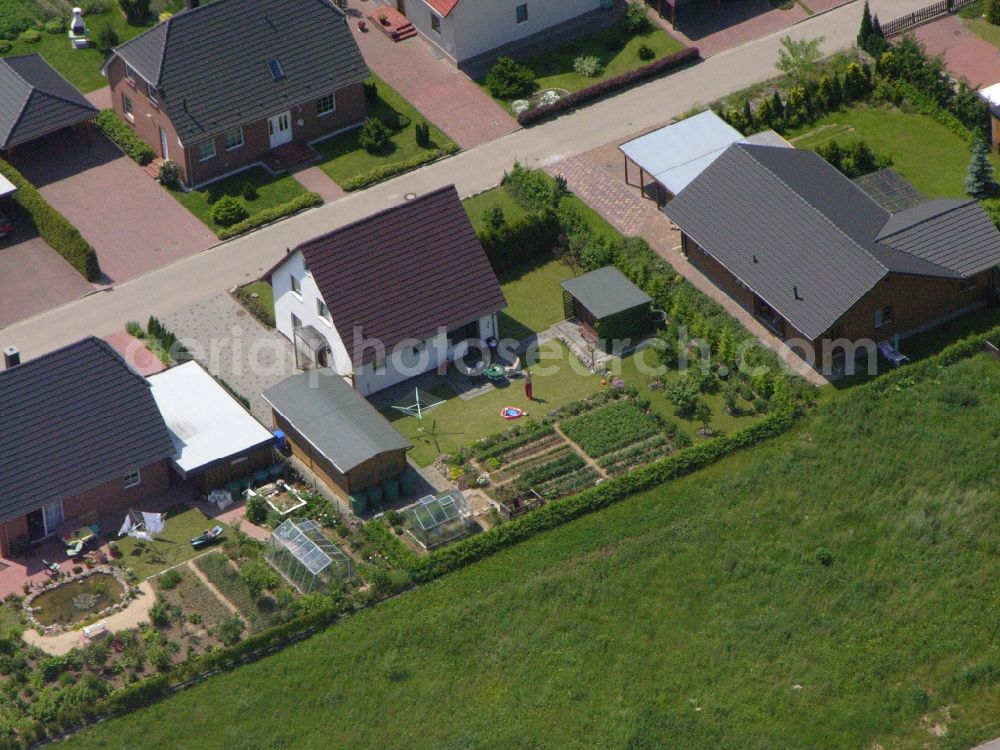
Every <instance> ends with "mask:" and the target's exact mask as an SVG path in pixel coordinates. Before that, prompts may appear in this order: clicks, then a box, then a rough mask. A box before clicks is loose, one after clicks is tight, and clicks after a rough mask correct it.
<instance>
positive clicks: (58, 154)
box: [11, 127, 217, 282]
mask: <svg viewBox="0 0 1000 750" xmlns="http://www.w3.org/2000/svg"><path fill="white" fill-rule="evenodd" d="M11 160H12V161H13V162H14V165H15V166H16V167H17V168H18V169H20V170H21V171H22V172H23V173H24V175H25V176H26V177H27V178H28V179H29V180H30V181H31V182H32V183H34V184H35V186H36V187H38V189H39V190H40V191H41V193H42V195H43V196H44V197H45V199H46V200H47V201H48V202H49V203H51V204H52V206H53V207H54V208H55V209H56V210H57V211H59V212H60V213H62V214H63V215H64V216H65V217H66V218H67V219H69V220H70V221H71V222H72V223H73V224H74V225H75V226H76V227H77V229H79V230H80V233H81V234H82V235H83V236H84V237H85V238H86V239H87V240H88V241H89V242H90V244H92V245H93V246H94V247H95V248H96V249H97V257H98V260H99V261H100V263H101V269H102V270H103V271H104V274H105V276H106V277H107V281H110V282H119V281H124V280H126V279H130V278H133V277H135V276H138V275H140V274H142V273H145V272H146V271H150V270H152V269H154V268H159V267H160V266H164V265H166V264H168V263H171V262H172V261H175V260H178V259H180V258H185V257H187V256H189V255H193V254H195V253H198V252H201V251H202V250H205V249H206V248H208V247H210V246H212V245H213V244H215V243H216V242H217V240H216V238H215V236H214V235H213V234H212V233H211V232H210V231H209V229H208V227H206V226H205V225H204V224H202V223H201V222H200V221H198V219H196V218H195V217H194V216H193V215H192V214H191V213H189V212H188V211H187V209H185V208H184V207H183V206H182V205H181V204H180V203H178V202H177V201H176V200H174V199H173V197H171V196H170V194H169V193H168V192H167V191H166V190H165V189H164V188H162V187H161V186H160V185H158V184H157V183H156V182H155V181H153V180H151V179H150V178H149V177H148V176H147V175H146V173H145V172H144V171H143V170H142V167H140V166H139V165H138V164H136V163H135V162H133V161H132V160H131V159H129V158H128V157H126V156H125V155H124V154H122V152H121V151H119V150H118V148H117V147H116V146H115V145H114V144H113V143H111V141H109V140H108V139H107V138H105V137H104V135H103V134H102V133H101V132H100V131H99V130H97V128H96V127H91V128H89V129H88V130H87V132H86V134H85V135H80V134H78V133H76V132H73V131H60V132H59V133H56V134H53V135H51V136H46V137H45V138H40V139H38V140H37V141H34V142H33V143H31V144H28V145H27V146H25V147H24V148H22V149H19V150H15V151H14V153H13V154H12V159H11Z"/></svg>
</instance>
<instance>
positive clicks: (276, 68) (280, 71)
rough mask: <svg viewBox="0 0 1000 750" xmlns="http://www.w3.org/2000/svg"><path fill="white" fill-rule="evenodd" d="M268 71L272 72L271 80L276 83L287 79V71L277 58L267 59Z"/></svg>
mask: <svg viewBox="0 0 1000 750" xmlns="http://www.w3.org/2000/svg"><path fill="white" fill-rule="evenodd" d="M267 69H268V70H270V71H271V78H273V79H274V80H276V81H277V80H280V79H282V78H284V77H285V70H284V68H282V67H281V63H280V62H278V58H276V57H269V58H267Z"/></svg>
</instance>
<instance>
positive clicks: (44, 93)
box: [34, 89, 97, 112]
mask: <svg viewBox="0 0 1000 750" xmlns="http://www.w3.org/2000/svg"><path fill="white" fill-rule="evenodd" d="M34 91H35V93H38V94H41V95H42V96H47V97H49V98H50V99H58V100H59V101H61V102H66V103H67V104H72V105H73V106H74V107H81V108H82V107H83V105H82V104H80V102H75V101H73V100H72V99H67V98H66V97H65V96H63V95H62V94H54V93H52V92H51V91H42V90H41V89H35V90H34ZM84 99H85V100H86V97H84ZM87 104H90V101H87ZM90 106H91V107H93V108H94V111H95V112H96V111H97V107H94V105H93V104H90Z"/></svg>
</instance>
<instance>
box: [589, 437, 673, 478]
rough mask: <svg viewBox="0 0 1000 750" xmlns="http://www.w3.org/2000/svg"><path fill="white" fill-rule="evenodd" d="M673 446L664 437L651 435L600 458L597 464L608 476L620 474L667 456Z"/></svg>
mask: <svg viewBox="0 0 1000 750" xmlns="http://www.w3.org/2000/svg"><path fill="white" fill-rule="evenodd" d="M673 450H674V445H673V443H672V442H671V441H670V439H669V438H668V437H667V436H666V435H662V434H660V435H653V436H652V437H650V438H648V439H646V440H643V441H642V442H641V443H638V444H636V445H631V446H629V447H627V448H623V449H622V450H619V451H615V452H614V453H609V454H607V455H605V456H602V457H601V458H600V460H598V462H597V463H598V464H599V465H600V467H601V468H602V469H604V470H605V471H606V472H608V473H609V474H621V473H623V472H626V471H629V470H631V469H634V468H635V467H637V466H642V465H644V464H648V463H652V462H653V461H655V460H657V459H658V458H662V457H663V456H666V455H669V454H670V453H672V452H673Z"/></svg>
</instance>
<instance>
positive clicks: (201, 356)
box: [160, 292, 295, 425]
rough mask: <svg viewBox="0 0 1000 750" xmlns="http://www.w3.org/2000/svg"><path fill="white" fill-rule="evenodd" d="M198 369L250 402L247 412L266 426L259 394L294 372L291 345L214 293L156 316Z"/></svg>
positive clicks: (268, 415)
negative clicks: (166, 313)
mask: <svg viewBox="0 0 1000 750" xmlns="http://www.w3.org/2000/svg"><path fill="white" fill-rule="evenodd" d="M160 322H162V323H163V325H164V326H166V327H167V329H168V330H170V331H173V332H174V333H175V334H176V335H177V338H178V339H180V341H181V342H182V343H183V344H184V345H185V346H186V347H187V348H188V350H189V351H190V352H191V353H192V354H193V355H194V358H195V359H197V360H198V361H199V362H200V363H201V364H202V366H203V367H204V368H205V369H206V370H208V371H209V372H210V373H212V374H213V375H215V376H216V377H219V378H222V379H223V380H225V381H226V382H227V383H229V385H230V386H232V387H233V389H234V390H236V392H237V393H239V394H240V395H242V396H245V397H246V398H247V399H248V400H249V401H250V412H251V413H252V414H253V415H254V416H255V417H257V419H259V420H260V421H261V422H263V423H264V424H265V425H270V424H271V407H269V406H268V405H267V403H266V402H265V401H264V399H263V398H261V396H260V394H261V392H263V391H265V390H267V389H268V388H270V387H271V386H272V385H275V384H276V383H279V382H281V381H282V380H284V379H285V378H287V377H288V376H289V375H292V374H294V373H295V360H294V356H293V353H292V345H291V343H290V342H289V341H288V339H286V338H285V337H284V336H282V335H281V334H280V333H278V332H277V331H274V330H271V329H269V328H265V327H264V326H262V325H261V324H260V323H258V322H257V320H256V319H255V318H254V317H253V316H251V315H250V314H249V313H248V312H247V311H246V310H245V309H244V308H243V306H242V305H241V304H239V303H238V302H237V301H236V300H234V299H233V298H232V297H231V296H230V295H229V294H227V293H225V292H222V293H220V294H215V295H213V296H211V297H209V298H207V299H204V300H202V301H201V302H196V303H194V304H193V305H188V306H187V307H183V308H181V309H179V310H176V311H174V312H172V313H170V314H168V315H163V316H161V317H160Z"/></svg>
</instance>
